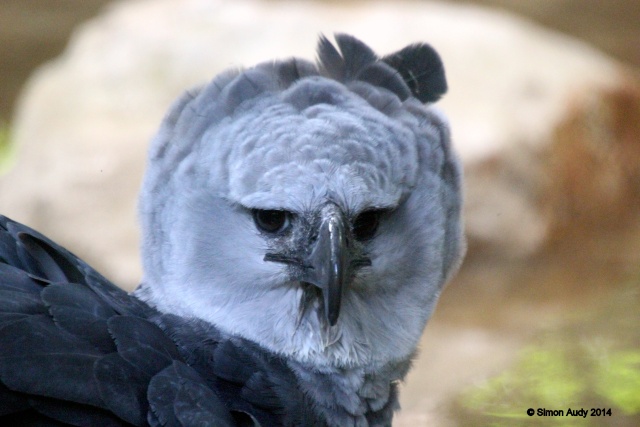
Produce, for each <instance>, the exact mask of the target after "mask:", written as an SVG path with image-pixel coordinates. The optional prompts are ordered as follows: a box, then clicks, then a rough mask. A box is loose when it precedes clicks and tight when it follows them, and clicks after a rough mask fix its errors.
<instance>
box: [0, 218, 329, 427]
mask: <svg viewBox="0 0 640 427" xmlns="http://www.w3.org/2000/svg"><path fill="white" fill-rule="evenodd" d="M308 406H309V405H308V404H307V402H305V397H304V395H303V394H302V393H300V392H299V391H298V390H297V388H296V379H295V376H294V374H293V373H292V371H291V370H290V369H289V368H288V366H287V364H286V362H285V361H284V360H283V359H282V358H280V357H279V356H277V355H275V354H272V353H269V352H267V351H265V350H264V349H262V348H260V347H259V346H257V345H256V344H254V343H252V342H249V341H247V340H243V339H242V338H239V337H230V336H226V335H224V334H223V333H221V332H220V331H219V330H218V329H217V328H216V327H215V326H213V325H211V324H207V323H205V322H203V321H199V320H196V319H184V318H180V317H178V316H174V315H168V314H162V313H160V312H158V311H157V310H155V309H153V308H152V307H150V306H148V305H147V304H145V303H144V302H142V301H140V300H139V299H137V298H136V297H135V296H133V295H131V294H128V293H126V292H125V291H123V290H122V289H120V288H118V287H117V286H115V285H114V284H112V283H111V282H110V281H109V280H107V279H106V278H104V277H103V276H102V275H100V274H99V273H98V272H97V271H95V270H94V269H93V268H91V267H90V266H89V265H88V264H86V263H85V262H83V261H82V260H81V259H79V258H78V257H76V256H75V255H73V254H72V253H71V252H69V251H67V250H65V249H64V248H62V247H61V246H59V245H57V244H56V243H54V242H53V241H51V240H50V239H48V238H46V237H45V236H43V235H42V234H40V233H38V232H36V231H34V230H32V229H30V228H28V227H26V226H24V225H22V224H19V223H17V222H14V221H12V220H10V219H8V218H6V217H2V216H0V420H3V421H11V422H12V423H13V424H15V423H17V424H20V425H24V424H27V425H29V424H33V423H37V422H44V423H45V424H47V425H49V424H53V425H57V424H56V423H61V424H62V425H164V426H167V425H171V426H173V425H176V426H179V425H182V426H191V425H214V424H215V425H220V426H224V425H229V426H231V425H303V424H309V423H311V424H318V423H319V422H320V421H321V420H318V419H317V418H316V417H315V415H314V414H311V413H309V412H308V409H306V408H308ZM17 424H16V425H17Z"/></svg>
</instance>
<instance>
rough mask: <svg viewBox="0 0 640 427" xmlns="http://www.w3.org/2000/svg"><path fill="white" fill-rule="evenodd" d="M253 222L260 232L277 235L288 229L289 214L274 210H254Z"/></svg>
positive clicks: (289, 222)
mask: <svg viewBox="0 0 640 427" xmlns="http://www.w3.org/2000/svg"><path fill="white" fill-rule="evenodd" d="M253 221H254V222H255V223H256V227H258V229H259V230H260V231H264V232H265V233H270V234H278V233H282V232H283V231H285V230H286V229H287V228H289V225H290V224H291V212H288V211H282V210H276V209H254V210H253Z"/></svg>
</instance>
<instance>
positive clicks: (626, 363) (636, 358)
mask: <svg viewBox="0 0 640 427" xmlns="http://www.w3.org/2000/svg"><path fill="white" fill-rule="evenodd" d="M595 380H596V390H597V392H598V394H600V395H601V396H603V397H605V398H607V400H609V402H611V404H612V405H614V406H616V407H618V408H620V410H621V411H622V412H624V413H625V414H627V415H631V414H639V413H640V350H638V351H621V352H619V353H615V354H612V355H610V356H609V357H606V358H602V359H601V360H599V364H598V366H597V371H596V376H595Z"/></svg>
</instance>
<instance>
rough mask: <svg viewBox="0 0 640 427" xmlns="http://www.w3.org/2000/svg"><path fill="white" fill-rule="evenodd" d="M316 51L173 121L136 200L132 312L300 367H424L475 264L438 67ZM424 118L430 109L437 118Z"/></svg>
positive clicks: (252, 73)
mask: <svg viewBox="0 0 640 427" xmlns="http://www.w3.org/2000/svg"><path fill="white" fill-rule="evenodd" d="M336 44H337V47H336V46H334V45H333V44H332V43H330V42H329V41H328V40H327V39H326V38H324V37H321V39H320V43H319V48H318V61H317V63H316V64H314V63H311V62H308V61H304V60H300V59H290V60H287V61H274V62H269V63H264V64H260V65H257V66H255V67H253V68H249V69H247V70H231V71H228V72H226V73H223V74H221V75H219V76H218V77H216V78H215V79H214V80H213V81H212V82H211V83H210V84H208V85H206V86H203V87H201V88H199V89H195V90H192V91H189V92H187V93H186V94H185V95H183V97H182V98H180V99H179V100H178V101H176V102H175V103H174V105H173V106H172V107H171V109H170V111H169V113H168V114H167V116H166V117H165V119H164V121H163V123H162V125H161V127H160V130H159V131H158V133H157V135H156V137H155V139H154V141H153V142H152V145H151V148H150V154H149V162H148V166H147V172H146V175H145V179H144V183H143V187H142V191H141V196H140V219H141V223H142V236H143V240H142V256H143V267H144V277H143V281H142V284H141V286H140V288H139V289H138V290H137V291H136V294H137V295H138V296H140V297H141V298H142V299H144V300H146V301H148V302H149V303H151V304H152V305H154V306H156V307H157V308H159V309H160V310H161V311H164V312H170V313H174V314H178V315H181V316H186V317H195V318H199V319H203V320H205V321H207V322H210V323H212V324H215V325H216V327H218V328H219V329H221V330H222V331H223V332H226V333H229V334H234V335H240V336H243V337H245V338H248V339H250V340H253V341H255V342H257V343H259V344H260V345H262V346H264V347H266V348H267V349H269V350H271V351H274V352H276V353H278V354H282V355H284V356H286V357H290V358H292V359H294V360H297V361H300V362H305V363H306V362H308V363H313V364H314V365H320V366H322V365H326V366H333V367H355V366H381V365H384V364H386V363H389V362H390V361H393V360H403V359H406V358H408V357H410V356H411V354H412V353H413V352H414V351H415V348H416V345H417V342H418V340H419V338H420V335H421V334H422V330H423V329H424V326H425V324H426V322H427V320H428V318H429V316H430V314H431V312H432V310H433V307H434V304H435V302H436V301H437V298H438V296H439V294H440V291H441V289H442V287H443V285H444V283H445V282H446V280H447V279H448V278H449V277H450V275H451V274H452V272H453V271H455V269H456V268H457V266H458V265H459V262H460V259H461V257H462V253H463V247H464V244H463V238H462V231H461V218H460V209H461V194H460V180H461V172H460V167H459V163H458V161H457V159H456V158H455V155H454V154H453V153H452V148H451V146H450V140H449V130H448V125H447V122H446V119H445V118H444V116H443V115H442V114H441V113H440V112H439V111H438V110H437V109H436V108H435V107H434V106H432V105H430V103H431V102H432V101H435V100H436V99H438V98H439V97H440V95H441V94H442V93H443V92H444V91H445V90H446V83H445V80H444V71H443V67H442V63H441V61H440V58H439V57H438V55H437V53H436V52H435V51H434V50H433V49H432V48H431V47H429V46H428V45H424V44H417V45H411V46H408V47H407V48H405V49H403V50H401V51H399V52H397V53H394V54H392V55H389V56H386V57H383V58H379V57H378V56H377V55H375V54H374V53H373V51H371V49H370V48H368V47H367V46H366V45H365V44H363V43H362V42H360V41H359V40H357V39H355V38H353V37H350V36H347V35H337V36H336ZM425 103H426V104H425Z"/></svg>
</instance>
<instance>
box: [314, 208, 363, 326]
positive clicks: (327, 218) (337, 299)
mask: <svg viewBox="0 0 640 427" xmlns="http://www.w3.org/2000/svg"><path fill="white" fill-rule="evenodd" d="M346 227H348V224H347V220H346V218H345V217H344V214H343V213H342V212H341V211H340V209H339V208H338V207H337V206H336V205H334V204H333V203H329V204H327V205H325V207H324V208H323V209H322V214H321V223H320V229H319V230H318V238H317V240H316V243H315V246H314V248H313V250H312V251H311V253H310V254H309V256H308V258H307V259H306V260H305V261H306V262H305V266H306V267H307V268H306V269H305V270H306V271H305V274H304V279H303V280H304V281H305V282H308V283H311V284H312V285H315V286H317V287H318V288H320V290H321V291H322V296H323V300H324V311H325V315H326V316H327V320H328V322H329V324H330V325H331V326H334V325H335V324H336V323H337V322H338V316H340V306H341V304H342V293H343V290H344V286H345V281H346V280H347V279H348V277H349V274H350V272H349V269H350V264H351V260H350V258H351V257H350V254H349V247H348V242H347V228H346Z"/></svg>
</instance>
